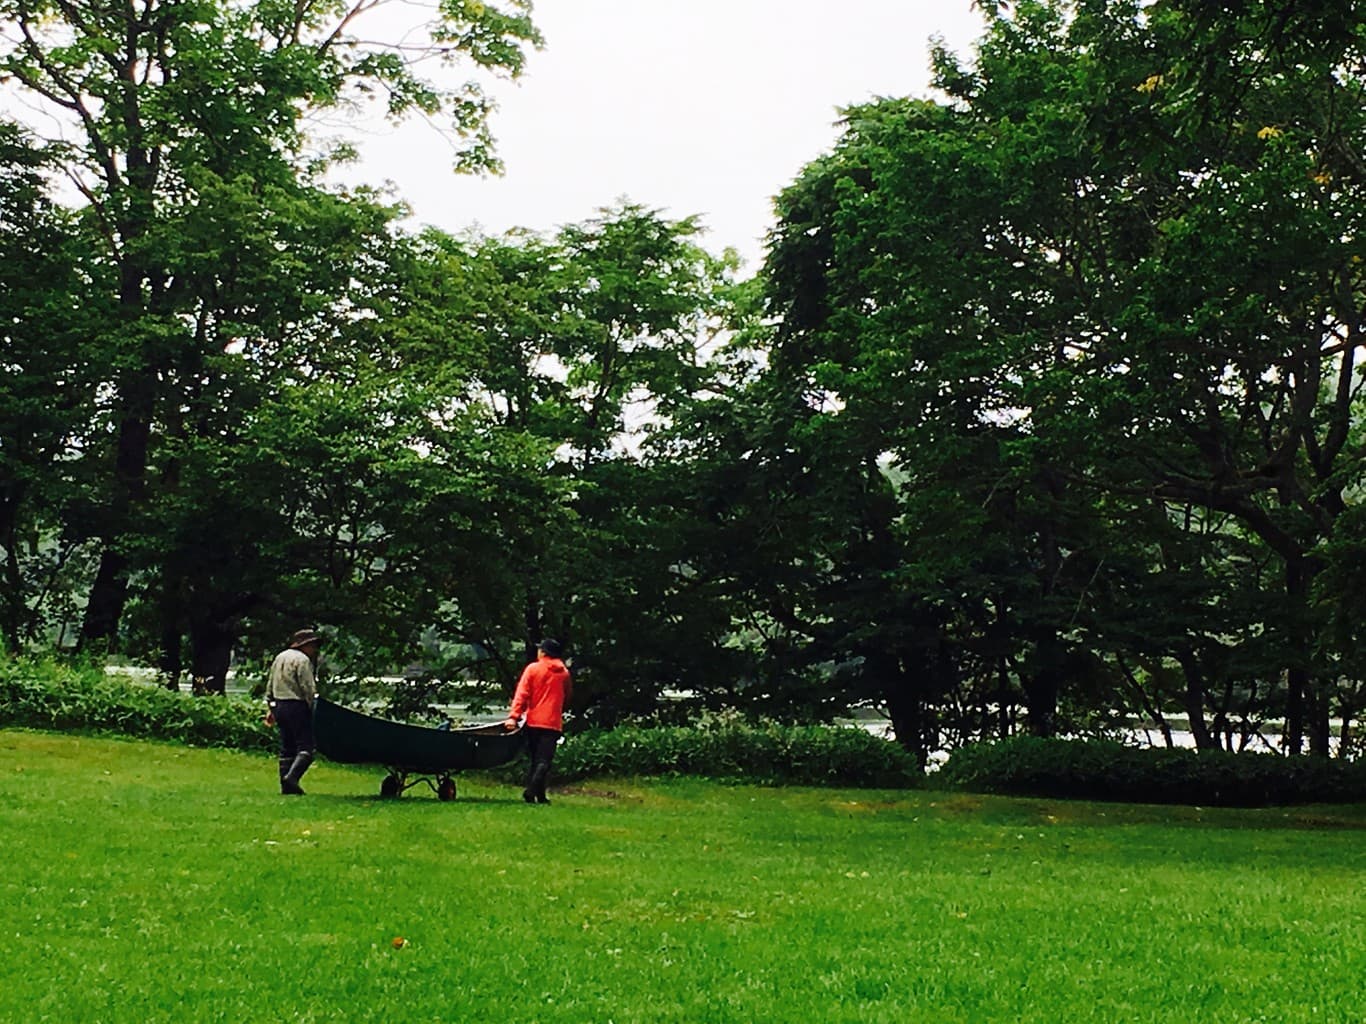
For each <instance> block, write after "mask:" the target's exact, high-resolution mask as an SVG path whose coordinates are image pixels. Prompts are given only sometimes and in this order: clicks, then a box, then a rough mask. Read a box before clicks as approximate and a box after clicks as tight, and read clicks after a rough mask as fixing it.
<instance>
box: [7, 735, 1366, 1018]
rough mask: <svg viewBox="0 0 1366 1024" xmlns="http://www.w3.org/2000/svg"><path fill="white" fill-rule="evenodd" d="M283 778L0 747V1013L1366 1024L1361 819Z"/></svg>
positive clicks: (667, 786)
mask: <svg viewBox="0 0 1366 1024" xmlns="http://www.w3.org/2000/svg"><path fill="white" fill-rule="evenodd" d="M274 771H275V765H274V762H273V761H272V760H270V759H268V758H260V757H253V756H249V755H242V754H235V753H230V752H222V751H204V750H187V749H183V748H179V747H174V746H169V745H162V744H147V743H135V742H126V741H117V740H103V739H88V738H75V737H68V736H61V735H53V734H43V733H32V732H25V731H18V730H12V731H0V835H3V836H4V837H5V851H6V853H5V857H6V864H5V867H4V870H3V871H0V957H2V958H3V960H2V961H0V962H3V963H4V964H6V966H7V969H6V971H5V978H4V981H3V983H0V1021H24V1022H29V1021H42V1020H52V1021H62V1022H69V1021H76V1020H80V1021H87V1022H89V1021H108V1022H120V1024H121V1022H126V1021H171V1020H176V1021H187V1020H188V1021H217V1020H222V1021H234V1022H237V1021H243V1020H250V1021H347V1022H355V1021H387V1022H413V1021H437V1020H442V1021H462V1022H479V1021H499V1022H503V1021H546V1022H549V1021H573V1022H587V1021H609V1020H611V1021H615V1022H616V1024H626V1022H637V1021H689V1022H700V1021H737V1022H740V1021H800V1022H810V1024H816V1022H821V1024H824V1022H829V1021H850V1022H853V1021H857V1022H860V1024H867V1022H876V1021H889V1022H891V1021H895V1022H897V1024H903V1022H906V1021H922V1020H923V1021H936V1022H942V1021H964V1022H969V1021H970V1022H974V1024H976V1022H983V1021H1023V1022H1049V1024H1056V1022H1059V1021H1107V1022H1117V1021H1124V1022H1139V1021H1181V1022H1189V1021H1192V1020H1208V1021H1219V1022H1221V1024H1228V1022H1237V1021H1275V1022H1278V1024H1294V1022H1298V1021H1314V1022H1342V1024H1349V1022H1350V1024H1359V1022H1360V1021H1362V1020H1366V995H1363V988H1362V984H1361V978H1362V977H1363V975H1366V890H1363V886H1362V882H1361V880H1362V877H1363V870H1364V869H1366V844H1363V842H1362V839H1363V832H1362V829H1366V808H1339V809H1325V808H1317V809H1316V808H1309V809H1303V808H1302V809H1296V810H1293V811H1289V812H1287V811H1284V810H1270V811H1255V812H1242V811H1200V810H1197V809H1191V808H1184V809H1183V808H1152V807H1123V806H1118V805H1103V804H1072V803H1061V802H1044V801H1030V800H1009V799H995V798H975V797H965V796H954V795H945V794H936V793H930V792H906V793H873V792H867V791H822V790H760V789H750V788H744V787H723V786H716V785H710V784H703V783H691V782H673V783H657V784H637V783H629V782H621V783H595V784H591V785H586V786H584V787H579V788H577V789H576V791H573V792H570V793H564V794H556V799H555V803H554V805H553V806H551V807H548V808H537V807H528V806H526V805H524V804H523V803H522V802H521V800H520V798H519V796H518V791H517V790H516V789H515V788H513V787H509V786H505V785H501V784H499V783H496V782H493V781H489V780H483V779H480V778H478V777H469V776H464V777H461V779H460V790H461V792H460V799H459V800H458V801H456V802H455V803H452V804H443V803H439V802H438V801H437V800H436V799H435V798H434V797H432V796H431V794H430V793H429V792H428V791H427V790H426V788H425V787H424V788H421V789H417V790H414V791H412V792H411V793H410V794H408V795H406V796H404V797H403V798H402V799H401V800H398V801H380V800H378V799H376V798H375V796H374V794H375V793H376V792H377V790H378V784H379V778H380V775H381V774H382V773H381V772H380V771H379V770H364V769H351V768H342V767H337V766H333V765H328V764H326V763H323V764H320V765H318V766H316V767H315V768H314V770H313V771H312V772H311V773H310V774H309V776H308V778H307V780H306V781H307V786H308V790H309V795H308V796H307V797H305V798H302V799H287V798H282V797H280V796H278V795H276V794H275V793H274V792H273V780H272V776H273V773H274ZM396 936H401V937H403V938H404V939H406V940H407V945H406V946H404V947H403V948H399V949H396V948H394V946H393V944H392V940H393V939H394V938H395V937H396Z"/></svg>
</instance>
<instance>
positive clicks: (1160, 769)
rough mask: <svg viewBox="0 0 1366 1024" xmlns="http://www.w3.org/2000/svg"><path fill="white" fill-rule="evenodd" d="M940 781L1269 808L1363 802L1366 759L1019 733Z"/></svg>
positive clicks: (983, 748)
mask: <svg viewBox="0 0 1366 1024" xmlns="http://www.w3.org/2000/svg"><path fill="white" fill-rule="evenodd" d="M936 779H937V781H938V782H940V783H942V784H945V785H947V786H951V787H954V788H960V789H966V790H970V791H973V792H978V793H1000V794H1006V795H1012V796H1042V797H1064V798H1075V799H1086V800H1115V801H1126V802H1134V803H1164V804H1192V805H1200V806H1224V807H1266V806H1276V805H1287V804H1302V803H1354V802H1358V801H1363V800H1366V764H1364V763H1362V762H1358V761H1342V760H1336V759H1335V760H1328V759H1326V758H1320V757H1283V756H1281V755H1278V754H1270V753H1257V754H1252V753H1241V754H1233V753H1228V752H1226V751H1218V750H1202V751H1196V750H1190V749H1183V748H1178V749H1167V748H1165V747H1153V748H1148V747H1130V746H1125V745H1123V744H1121V743H1115V742H1112V741H1105V740H1062V739H1041V738H1038V737H1034V736H1015V737H1011V738H1009V739H1005V740H1001V741H998V742H995V743H976V744H972V745H970V746H966V747H962V748H960V749H958V750H956V751H954V752H953V754H952V755H950V757H949V759H948V761H947V762H946V763H945V764H944V767H943V768H942V769H941V770H940V772H939V774H938V775H937V776H936Z"/></svg>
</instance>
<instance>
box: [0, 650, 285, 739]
mask: <svg viewBox="0 0 1366 1024" xmlns="http://www.w3.org/2000/svg"><path fill="white" fill-rule="evenodd" d="M262 710H263V709H262V705H261V704H260V703H251V702H247V701H243V700H239V699H237V698H233V697H221V696H219V697H194V696H191V695H189V694H184V693H177V692H175V691H172V690H166V689H163V688H161V687H158V686H149V685H146V684H143V683H138V682H135V681H133V680H130V679H128V678H126V677H120V676H109V675H106V674H105V672H104V671H103V669H101V668H99V667H98V666H84V667H82V666H75V665H70V664H66V663H62V662H56V661H40V660H30V659H8V658H4V657H0V725H4V726H24V727H27V728H31V729H57V730H62V731H79V732H92V733H107V734H114V735H119V736H133V737H138V738H146V739H164V740H172V741H175V742H180V743H184V744H187V745H190V746H202V747H231V748H236V749H239V750H272V749H274V746H275V740H274V730H272V729H269V728H267V727H266V726H265V724H264V723H263V722H262V721H261V718H262Z"/></svg>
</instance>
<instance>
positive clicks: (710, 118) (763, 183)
mask: <svg viewBox="0 0 1366 1024" xmlns="http://www.w3.org/2000/svg"><path fill="white" fill-rule="evenodd" d="M535 21H536V23H537V25H538V26H539V27H540V29H541V31H542V32H543V33H544V35H545V37H546V45H545V48H544V49H542V50H539V51H536V52H533V53H532V54H531V55H530V59H529V61H528V67H527V70H526V72H525V73H524V74H523V76H522V78H521V79H520V80H519V81H518V83H516V84H514V85H511V86H508V87H503V86H502V85H501V83H500V84H499V86H498V87H497V88H495V89H493V90H491V91H493V92H494V94H495V95H496V97H497V99H498V101H499V104H500V109H499V110H498V111H497V113H496V114H495V115H494V120H493V131H494V135H495V136H496V137H497V139H498V149H499V153H500V155H501V156H502V158H503V161H504V163H505V164H506V167H507V171H506V174H505V175H504V176H502V177H499V178H487V179H481V178H473V177H469V176H464V175H455V174H453V173H452V172H451V171H450V165H451V158H450V147H449V144H447V143H446V142H444V141H443V140H442V139H441V137H440V136H438V135H437V134H436V132H435V130H434V129H433V128H432V127H431V126H429V125H427V124H425V123H422V122H415V123H412V124H409V125H407V126H404V127H401V128H393V127H390V126H388V125H384V124H378V125H375V126H374V127H373V128H368V129H367V131H366V135H365V137H364V138H363V140H362V146H363V152H364V160H363V163H362V164H361V165H360V166H359V167H357V168H354V169H353V170H352V171H351V172H350V173H349V174H348V177H349V178H352V177H358V178H359V179H360V180H364V181H366V182H368V183H370V184H375V185H379V184H382V183H383V182H384V181H389V182H392V184H393V186H394V189H395V191H396V194H397V195H398V196H399V197H401V198H403V199H404V200H406V201H407V202H408V203H409V204H410V205H411V206H412V207H413V210H414V218H413V219H414V222H415V223H421V224H431V225H434V226H436V227H440V228H443V229H446V230H448V231H453V232H457V231H460V230H463V229H465V228H467V227H471V226H477V227H478V228H479V229H481V230H482V231H484V232H486V233H501V232H503V231H505V230H508V229H509V228H512V227H527V228H531V229H534V230H537V231H550V230H553V229H554V228H555V227H557V226H558V225H560V224H565V223H571V222H575V221H581V220H585V219H587V218H589V217H592V216H594V214H595V213H596V212H597V210H598V208H599V207H602V206H606V205H609V204H611V203H612V202H614V201H615V200H617V199H618V198H622V197H625V198H629V199H630V200H632V201H634V202H637V203H641V204H643V205H645V206H648V207H651V208H654V209H659V210H662V211H663V212H664V214H665V215H666V216H669V217H675V218H677V217H684V216H687V215H690V214H697V215H699V216H700V217H701V218H702V220H703V222H704V224H705V225H706V226H707V228H708V232H707V234H706V235H705V236H704V238H703V242H704V244H705V245H706V246H707V248H708V249H711V250H713V251H715V252H720V250H722V249H723V248H725V247H727V246H732V247H734V248H736V249H737V250H739V252H740V254H741V256H742V257H744V259H745V260H746V264H747V267H748V269H750V270H753V269H755V267H756V265H757V262H758V260H759V259H760V256H761V252H762V242H761V240H762V236H763V234H764V232H765V231H766V230H767V229H768V227H769V225H770V223H771V219H772V218H771V214H772V209H771V197H772V196H773V195H775V194H776V193H777V192H778V191H779V190H781V189H782V188H783V187H784V186H785V185H787V184H788V183H789V182H791V181H792V180H793V179H794V178H795V177H796V175H797V173H798V172H799V171H800V170H801V168H802V166H803V165H804V164H806V163H807V162H809V161H810V160H812V159H814V158H816V157H817V156H819V155H820V154H821V153H823V152H826V151H828V150H829V149H830V147H831V146H832V145H833V144H834V142H835V140H836V138H837V137H838V129H837V128H836V126H835V122H836V120H837V118H838V113H837V110H838V108H839V107H842V106H847V105H849V104H853V103H860V102H864V101H866V100H869V99H872V98H874V97H877V96H906V95H917V96H924V95H927V91H928V90H927V82H928V78H929V47H930V38H931V37H932V36H939V37H942V38H943V39H944V41H945V42H946V43H947V44H948V46H949V47H950V49H952V50H954V51H956V52H958V53H960V54H962V55H964V56H967V55H969V54H970V52H971V45H972V43H973V41H974V40H976V39H977V37H978V36H979V35H980V34H981V31H982V27H983V22H982V19H981V16H980V15H979V14H978V13H977V12H975V11H973V10H972V9H971V7H970V2H969V0H537V3H536V10H535Z"/></svg>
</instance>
